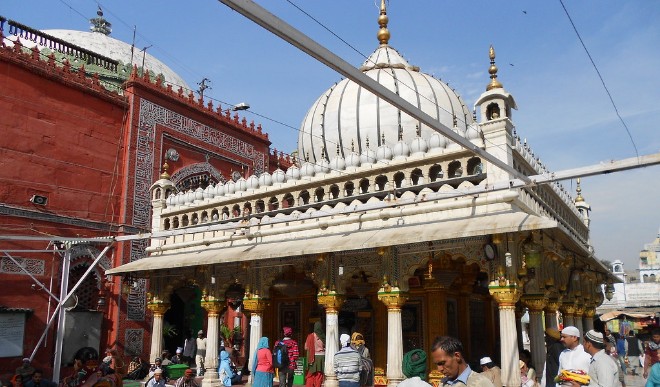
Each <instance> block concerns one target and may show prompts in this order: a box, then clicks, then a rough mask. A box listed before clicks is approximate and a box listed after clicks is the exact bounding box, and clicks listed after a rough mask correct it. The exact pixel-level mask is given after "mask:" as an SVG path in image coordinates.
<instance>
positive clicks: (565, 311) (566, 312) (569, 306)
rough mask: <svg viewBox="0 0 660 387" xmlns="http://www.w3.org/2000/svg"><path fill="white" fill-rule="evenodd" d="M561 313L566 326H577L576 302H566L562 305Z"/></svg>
mask: <svg viewBox="0 0 660 387" xmlns="http://www.w3.org/2000/svg"><path fill="white" fill-rule="evenodd" d="M561 314H562V317H563V321H564V327H567V326H571V325H572V326H575V304H574V303H573V302H565V303H563V304H562V306H561Z"/></svg>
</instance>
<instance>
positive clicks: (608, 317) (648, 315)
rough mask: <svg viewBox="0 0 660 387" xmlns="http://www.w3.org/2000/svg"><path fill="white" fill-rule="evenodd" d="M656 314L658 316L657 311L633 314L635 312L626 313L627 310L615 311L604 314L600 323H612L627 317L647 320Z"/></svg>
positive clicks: (635, 312)
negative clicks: (611, 321)
mask: <svg viewBox="0 0 660 387" xmlns="http://www.w3.org/2000/svg"><path fill="white" fill-rule="evenodd" d="M656 309H657V308H656ZM655 314H656V312H655V311H649V312H639V311H634V312H633V311H625V310H613V311H611V312H607V313H604V314H603V315H602V316H600V321H610V320H614V319H615V318H620V317H626V318H628V319H631V320H637V319H645V318H652V317H655Z"/></svg>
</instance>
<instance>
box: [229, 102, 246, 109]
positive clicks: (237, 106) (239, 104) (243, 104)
mask: <svg viewBox="0 0 660 387" xmlns="http://www.w3.org/2000/svg"><path fill="white" fill-rule="evenodd" d="M249 108H250V105H248V104H247V103H245V102H241V103H238V104H236V105H234V106H233V107H232V108H231V110H233V111H238V110H248V109H249Z"/></svg>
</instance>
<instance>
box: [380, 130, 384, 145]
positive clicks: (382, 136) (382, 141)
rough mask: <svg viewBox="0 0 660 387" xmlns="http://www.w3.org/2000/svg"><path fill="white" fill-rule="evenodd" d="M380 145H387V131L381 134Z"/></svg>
mask: <svg viewBox="0 0 660 387" xmlns="http://www.w3.org/2000/svg"><path fill="white" fill-rule="evenodd" d="M380 145H385V133H381V134H380Z"/></svg>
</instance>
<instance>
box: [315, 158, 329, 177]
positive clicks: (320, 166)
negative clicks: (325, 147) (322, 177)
mask: <svg viewBox="0 0 660 387" xmlns="http://www.w3.org/2000/svg"><path fill="white" fill-rule="evenodd" d="M314 172H316V173H317V174H318V173H328V172H330V162H329V161H328V159H326V158H325V157H323V158H322V159H321V160H318V161H317V162H316V165H314Z"/></svg>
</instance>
